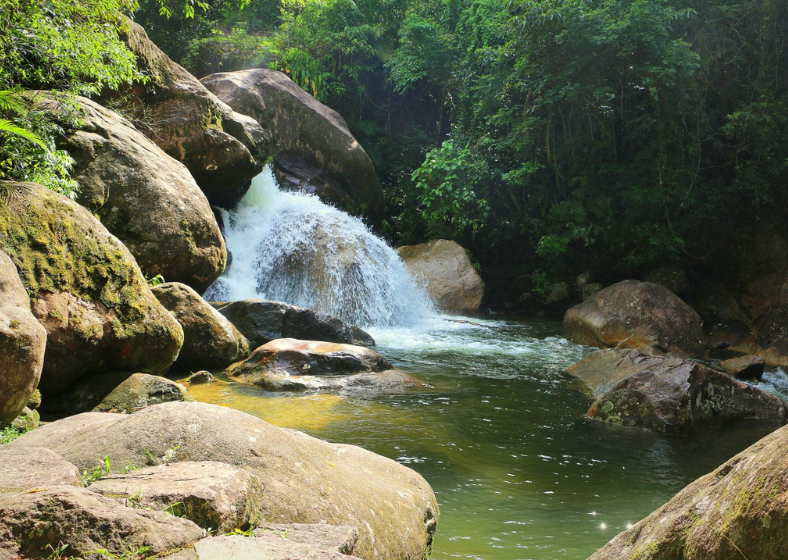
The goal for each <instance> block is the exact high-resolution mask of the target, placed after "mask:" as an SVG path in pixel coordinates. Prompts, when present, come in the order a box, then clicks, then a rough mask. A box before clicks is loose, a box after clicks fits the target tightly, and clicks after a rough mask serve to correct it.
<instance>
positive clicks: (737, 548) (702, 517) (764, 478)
mask: <svg viewBox="0 0 788 560" xmlns="http://www.w3.org/2000/svg"><path fill="white" fill-rule="evenodd" d="M786 447H788V427H785V428H781V429H780V430H777V431H776V432H774V433H772V434H770V435H768V436H766V437H765V438H763V439H762V440H760V441H758V442H757V443H755V444H754V445H752V446H751V447H749V448H748V449H745V450H744V451H743V452H741V453H740V454H738V455H736V456H735V457H734V458H732V459H731V460H729V461H727V462H726V463H725V464H723V465H722V466H720V467H719V468H718V469H716V470H715V471H714V472H712V473H710V474H707V475H706V476H703V477H701V478H699V479H698V480H696V481H695V482H693V483H691V484H690V485H688V486H687V487H686V488H684V489H683V490H682V491H681V492H679V493H678V494H676V496H674V497H673V498H672V499H671V500H670V501H669V502H668V503H667V504H665V505H664V506H662V507H661V508H659V509H658V510H656V511H655V512H654V513H652V514H651V515H649V516H648V517H646V518H645V519H644V520H642V521H641V522H640V523H637V524H636V525H634V526H633V527H632V528H631V529H627V530H626V531H624V532H622V533H620V534H618V535H617V536H615V537H613V539H612V540H611V541H610V542H609V543H607V544H606V545H605V546H604V547H602V548H601V549H600V550H599V551H597V552H596V554H594V555H592V556H591V558H590V559H589V560H633V559H637V560H661V559H665V560H667V559H674V558H675V559H678V558H692V559H693V560H739V559H742V560H743V559H745V558H748V559H750V560H755V559H757V560H783V559H785V558H788V539H787V538H786V537H785V536H786V534H787V533H788V453H786V452H785V450H786Z"/></svg>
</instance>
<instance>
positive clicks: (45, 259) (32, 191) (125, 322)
mask: <svg viewBox="0 0 788 560" xmlns="http://www.w3.org/2000/svg"><path fill="white" fill-rule="evenodd" d="M3 187H4V188H5V189H7V190H8V191H9V192H11V193H12V196H10V197H9V198H8V202H7V203H5V204H2V205H0V249H2V250H4V251H5V252H6V253H7V254H8V255H9V256H10V257H11V260H13V261H14V264H15V265H16V266H17V268H18V269H19V275H20V278H21V280H22V283H23V284H24V286H25V288H26V289H27V291H28V293H29V294H30V295H31V303H32V311H33V315H35V317H36V318H37V319H38V320H39V321H40V322H41V324H42V325H44V327H45V329H46V332H47V342H46V356H45V361H44V366H43V371H42V374H41V382H40V384H39V388H40V389H41V392H42V393H43V394H44V395H45V396H46V395H47V393H49V394H56V393H58V392H60V391H62V390H63V389H64V388H66V387H68V386H69V385H71V384H72V383H73V382H74V381H76V380H77V379H79V378H80V377H81V376H83V375H86V374H90V373H100V372H104V371H112V370H121V371H122V370H126V371H141V372H145V373H156V374H158V373H164V372H165V371H167V369H168V368H169V367H170V365H171V364H172V363H173V362H174V361H175V358H176V357H177V356H178V352H179V351H180V348H181V345H182V344H183V329H181V326H180V325H179V324H178V322H177V321H176V320H175V319H174V318H173V317H172V315H170V314H169V313H168V312H167V310H166V309H164V307H162V306H161V304H159V302H158V301H157V300H156V298H155V297H153V294H152V293H151V291H150V288H148V285H147V283H146V281H145V278H144V277H143V275H142V272H141V271H140V269H139V267H138V266H137V263H136V262H135V261H134V258H133V257H132V256H131V253H129V250H128V249H127V248H126V247H125V246H124V245H123V243H121V242H120V241H119V240H118V239H117V238H116V237H114V236H112V235H111V234H110V233H109V232H108V231H107V229H106V228H105V227H104V226H103V225H102V224H101V223H100V222H99V221H98V220H97V219H96V218H95V217H94V216H93V215H92V214H91V213H90V212H89V211H88V210H87V209H85V208H83V207H82V206H80V205H79V204H77V203H76V202H73V201H71V200H69V199H67V198H65V197H64V196H61V195H59V194H56V193H54V192H52V191H50V190H48V189H46V188H44V187H42V186H41V185H37V184H35V183H5V184H3Z"/></svg>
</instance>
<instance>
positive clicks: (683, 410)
mask: <svg viewBox="0 0 788 560" xmlns="http://www.w3.org/2000/svg"><path fill="white" fill-rule="evenodd" d="M569 372H570V373H571V374H573V375H576V376H577V377H579V378H580V379H582V380H583V381H584V382H586V383H587V384H588V385H589V388H590V390H591V393H592V394H593V396H594V397H595V398H596V401H595V402H594V403H593V404H592V405H591V407H590V408H589V410H588V416H590V417H591V418H597V419H599V420H604V421H605V422H609V423H612V424H619V425H623V426H631V427H640V428H647V429H649V430H652V431H655V432H667V433H688V432H691V431H692V430H693V429H697V428H701V427H704V426H710V425H715V424H722V423H724V422H731V421H735V420H744V419H759V420H769V421H773V422H775V423H776V424H777V425H782V424H783V423H784V422H785V419H786V406H785V403H784V402H783V401H782V399H780V398H779V397H777V396H775V395H772V394H770V393H765V392H763V391H761V390H760V389H757V388H756V387H753V386H751V385H747V384H745V383H742V382H740V381H737V380H735V379H733V378H732V377H730V376H729V375H726V374H724V373H721V372H719V371H716V370H713V369H711V368H708V367H706V366H703V365H701V364H698V363H695V362H691V361H688V360H683V359H680V358H665V357H660V356H649V355H646V354H644V353H642V352H638V351H634V350H613V349H608V350H600V351H597V352H593V353H591V354H589V355H588V356H586V357H585V358H584V359H583V360H582V361H580V362H579V363H577V364H575V365H574V366H572V367H571V368H570V370H569Z"/></svg>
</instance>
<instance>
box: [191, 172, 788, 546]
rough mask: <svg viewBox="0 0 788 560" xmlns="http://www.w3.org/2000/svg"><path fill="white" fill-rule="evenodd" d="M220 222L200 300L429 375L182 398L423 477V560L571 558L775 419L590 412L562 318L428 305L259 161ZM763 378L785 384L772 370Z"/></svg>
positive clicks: (353, 225) (344, 223)
mask: <svg viewBox="0 0 788 560" xmlns="http://www.w3.org/2000/svg"><path fill="white" fill-rule="evenodd" d="M222 217H223V221H224V224H225V233H226V235H227V245H228V248H229V249H230V251H231V252H232V253H233V264H232V266H231V267H230V269H229V270H228V272H227V273H226V274H225V276H224V277H223V278H221V279H220V280H219V281H218V282H217V284H216V285H214V287H213V288H211V290H210V291H209V292H208V294H207V296H206V297H207V298H211V299H245V298H254V297H259V298H268V299H277V300H282V301H287V302H289V303H295V304H299V305H304V306H306V307H312V308H316V309H318V310H322V311H325V312H329V313H333V314H336V315H339V316H342V317H343V318H345V319H346V320H348V321H352V322H355V323H357V324H362V325H363V324H367V325H373V326H372V327H369V328H368V330H369V332H370V333H371V334H372V335H373V336H374V337H375V339H376V340H377V343H378V345H377V347H376V350H378V351H379V352H381V353H382V354H383V355H385V356H386V357H387V358H388V359H389V360H390V361H391V362H392V363H394V365H395V366H397V367H399V368H401V369H403V370H405V371H407V372H409V373H411V374H413V375H414V376H415V377H417V378H418V379H420V380H421V381H423V382H424V384H425V385H424V386H423V387H420V388H417V389H410V390H405V391H402V392H397V393H393V394H392V393H374V392H346V393H342V394H321V393H314V394H309V393H307V394H304V393H298V394H287V393H270V392H265V391H263V390H261V389H258V388H256V387H254V386H249V385H244V384H240V383H231V382H228V381H227V379H226V377H223V376H222V375H221V373H218V374H217V379H218V380H217V381H216V382H214V383H212V384H208V385H194V386H192V387H190V392H191V393H192V395H193V396H194V397H195V399H197V400H200V401H205V402H210V403H217V404H223V405H226V406H231V407H233V408H236V409H238V410H242V411H245V412H248V413H250V414H253V415H255V416H258V417H260V418H262V419H264V420H267V421H269V422H271V423H273V424H275V425H277V426H282V427H287V428H294V429H298V430H303V431H305V432H307V433H309V434H311V435H313V436H315V437H318V438H322V439H325V440H328V441H332V442H340V443H350V444H356V445H360V446H362V447H364V448H366V449H369V450H371V451H374V452H376V453H379V454H382V455H385V456H387V457H390V458H393V459H395V460H397V461H399V462H400V463H402V464H405V465H408V466H409V467H411V468H413V469H415V470H416V471H418V472H419V473H421V474H422V475H423V476H424V477H425V478H426V479H427V480H428V481H429V483H430V484H431V485H432V487H433V489H434V490H435V493H436V495H437V497H438V501H439V504H440V509H441V518H440V522H439V524H438V532H437V536H436V540H435V545H434V550H433V556H432V558H434V559H450V558H464V559H484V560H521V559H522V560H525V559H529V560H552V559H566V560H582V559H584V558H586V557H588V556H589V555H590V554H592V553H593V552H594V551H595V550H596V549H598V548H599V547H601V546H602V545H603V544H605V542H607V541H608V540H609V539H610V538H611V537H613V536H614V535H615V534H616V533H618V532H619V531H621V530H623V529H625V528H626V527H627V526H628V525H629V524H631V523H635V522H637V521H638V520H640V519H641V518H643V517H644V516H646V515H647V514H649V513H650V512H651V511H652V510H654V509H656V508H657V507H659V506H660V505H661V504H663V503H665V502H666V501H667V500H668V499H670V497H671V496H673V495H674V494H675V493H676V492H677V491H678V490H680V489H681V488H682V487H684V486H685V485H686V484H687V483H689V482H690V481H692V480H694V479H695V478H697V477H698V476H700V475H703V474H705V473H707V472H709V471H711V470H713V469H714V468H715V467H717V466H718V465H720V464H721V463H723V462H724V461H725V460H726V459H728V458H729V457H731V456H733V455H734V454H736V453H737V452H739V451H741V450H742V449H744V448H745V447H747V446H748V445H750V444H751V443H753V442H755V441H756V440H757V439H759V438H760V437H762V436H763V435H765V434H766V433H767V432H768V431H770V430H771V429H773V426H763V425H758V424H752V423H746V424H738V425H733V426H729V427H727V428H726V429H724V431H720V430H717V431H714V432H707V433H698V434H695V435H693V436H691V437H683V438H678V437H670V436H662V435H658V434H653V433H650V432H647V431H643V430H637V429H629V428H620V427H615V426H610V425H605V424H603V423H601V422H597V421H593V420H589V419H588V418H586V417H585V412H586V410H587V409H588V407H589V405H590V404H591V400H590V399H589V398H588V396H586V395H585V394H584V393H583V391H582V387H581V386H580V385H579V384H578V382H577V381H576V380H575V379H573V378H572V377H571V376H569V375H568V374H567V373H566V368H567V366H569V365H571V364H573V363H574V362H576V361H578V360H579V359H580V358H581V357H582V356H583V354H584V352H586V351H587V349H585V348H583V347H581V346H578V345H575V344H572V343H570V342H568V341H566V340H565V339H564V338H562V336H561V334H562V330H561V325H560V323H559V322H556V321H542V320H528V321H524V320H521V319H517V318H507V317H492V318H487V319H474V323H476V324H470V323H463V322H456V321H454V320H452V318H450V317H443V316H441V315H439V314H437V313H436V312H435V310H434V309H432V307H431V305H430V304H429V302H428V301H427V300H426V298H425V296H424V293H423V291H421V290H419V289H418V288H417V287H416V286H415V285H414V284H413V282H412V280H411V279H410V278H409V277H408V276H407V274H406V273H405V271H404V268H403V266H402V264H401V263H400V262H399V259H398V257H397V256H396V253H395V252H394V251H393V250H392V249H391V248H389V247H387V246H386V245H385V244H384V243H383V242H382V241H381V240H379V239H378V238H376V237H374V236H373V235H372V234H371V233H370V232H369V231H368V230H367V229H366V227H365V226H364V225H363V223H362V222H361V221H360V220H358V219H356V218H351V217H350V216H347V215H346V214H344V213H342V212H339V211H338V210H336V209H334V208H331V207H328V206H325V205H324V204H322V203H321V202H320V201H319V200H318V199H317V198H315V197H309V196H306V195H303V194H300V193H283V192H280V191H279V190H278V188H277V186H276V184H275V182H274V179H273V175H272V174H271V173H270V170H267V171H266V172H265V173H263V174H262V175H261V176H260V177H259V178H258V179H256V180H255V182H254V183H253V185H252V188H251V189H250V192H249V194H247V196H246V197H245V198H244V200H242V201H241V203H240V204H239V206H238V208H236V209H235V210H233V211H231V212H224V213H223V216H222ZM455 319H456V318H455ZM766 379H767V382H766V383H764V384H763V386H764V387H766V388H767V389H769V390H773V391H777V392H781V393H783V394H788V379H787V378H786V377H785V375H783V374H782V372H780V371H778V372H769V373H768V374H767V376H766Z"/></svg>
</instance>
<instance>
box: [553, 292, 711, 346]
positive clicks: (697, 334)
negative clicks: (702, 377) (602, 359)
mask: <svg viewBox="0 0 788 560" xmlns="http://www.w3.org/2000/svg"><path fill="white" fill-rule="evenodd" d="M702 327H703V321H702V320H701V318H700V316H699V315H698V314H697V313H696V312H695V311H694V310H693V309H692V308H691V307H690V306H689V305H687V304H686V303H684V302H683V301H682V300H681V299H679V298H678V297H677V296H676V295H675V294H673V293H671V292H670V291H668V290H667V289H666V288H665V287H663V286H660V285H659V284H652V283H650V282H638V281H637V280H625V281H623V282H619V283H617V284H613V285H612V286H608V287H607V288H605V289H603V290H600V291H599V292H596V293H595V294H593V295H592V296H591V297H589V298H588V299H587V300H585V301H584V302H583V303H581V304H579V305H576V306H575V307H573V308H571V309H570V310H569V311H567V312H566V314H565V315H564V336H566V338H568V339H569V340H571V341H572V342H576V343H578V344H585V345H586V346H597V347H599V348H635V349H637V350H642V351H643V352H646V353H648V354H654V355H659V356H664V355H668V354H670V355H673V356H686V357H696V358H697V357H703V356H705V355H706V346H707V340H706V335H705V333H704V332H703V328H702Z"/></svg>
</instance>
